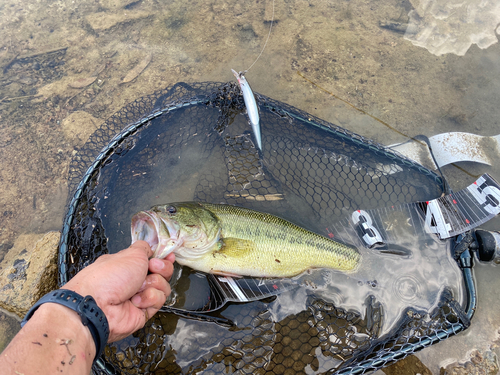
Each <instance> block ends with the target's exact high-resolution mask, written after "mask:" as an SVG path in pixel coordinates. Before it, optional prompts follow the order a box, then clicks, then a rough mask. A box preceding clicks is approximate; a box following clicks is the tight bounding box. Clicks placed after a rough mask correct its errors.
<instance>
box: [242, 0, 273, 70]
mask: <svg viewBox="0 0 500 375" xmlns="http://www.w3.org/2000/svg"><path fill="white" fill-rule="evenodd" d="M273 22H274V0H273V14H272V16H271V26H269V33H268V34H267V39H266V42H265V43H264V47H262V50H261V51H260V54H259V56H257V58H256V59H255V61H254V62H253V63H252V65H250V67H249V68H248V69H246V70H244V71H243V74H246V73H247V72H248V71H249V70H250V69H251V68H252V66H254V65H255V63H256V62H257V60H258V59H259V58H260V56H261V55H262V52H264V50H265V49H266V46H267V42H269V37H270V36H271V30H272V29H273Z"/></svg>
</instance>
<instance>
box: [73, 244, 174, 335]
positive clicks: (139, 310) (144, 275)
mask: <svg viewBox="0 0 500 375" xmlns="http://www.w3.org/2000/svg"><path fill="white" fill-rule="evenodd" d="M152 256H153V252H152V251H151V248H150V247H149V245H148V243H147V242H145V241H137V242H134V243H133V244H132V245H130V247H129V248H128V249H125V250H122V251H120V252H118V253H116V254H106V255H102V256H100V257H99V258H98V259H97V260H96V261H95V262H94V263H93V264H91V265H90V266H88V267H86V268H84V269H83V270H81V271H80V272H78V273H77V274H76V275H75V276H74V277H73V278H72V279H71V280H70V281H69V282H68V283H67V284H66V285H64V287H63V288H64V289H69V290H73V291H75V292H77V293H79V294H81V295H82V296H84V297H85V296H86V295H91V296H92V297H93V298H94V299H95V300H96V302H97V305H98V306H99V307H100V308H101V310H102V311H103V312H104V314H105V315H106V318H107V319H108V324H109V331H110V334H109V339H108V342H113V341H118V340H121V339H123V338H125V337H127V336H128V335H130V334H131V333H133V332H135V331H137V330H138V329H140V328H142V327H143V326H144V324H145V323H146V321H147V320H148V319H149V318H150V317H152V316H153V315H154V314H156V312H157V311H158V310H159V309H160V307H162V306H163V304H164V303H165V300H166V298H167V296H168V295H169V294H170V285H169V284H168V282H167V280H170V278H171V277H172V272H173V262H174V260H175V257H174V255H173V254H170V255H169V256H167V258H166V259H157V258H152V259H149V258H151V257H152ZM148 270H149V271H150V272H151V273H150V274H149V275H148Z"/></svg>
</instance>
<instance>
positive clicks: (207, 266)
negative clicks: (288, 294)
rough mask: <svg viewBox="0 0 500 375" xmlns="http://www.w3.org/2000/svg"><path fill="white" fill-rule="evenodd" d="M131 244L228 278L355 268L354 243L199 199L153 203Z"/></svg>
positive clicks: (140, 216)
mask: <svg viewBox="0 0 500 375" xmlns="http://www.w3.org/2000/svg"><path fill="white" fill-rule="evenodd" d="M131 230H132V242H135V241H137V240H144V241H146V242H148V244H149V245H150V246H151V249H152V250H153V252H154V256H155V257H157V258H165V257H166V256H167V255H168V254H170V253H172V252H173V253H174V254H175V259H176V262H178V263H179V264H181V265H183V266H188V267H190V268H192V269H194V270H197V271H202V272H205V273H212V274H217V275H224V276H252V277H280V278H290V277H293V276H296V275H299V274H301V273H303V272H305V271H307V270H308V269H312V268H331V269H336V270H340V271H344V272H351V271H354V270H355V269H356V268H357V267H358V265H359V263H360V261H361V254H360V253H359V251H358V250H357V249H356V248H355V247H353V246H350V245H347V244H344V243H341V242H337V241H334V240H332V239H330V238H327V237H324V236H321V235H319V234H317V233H314V232H311V231H309V230H306V229H304V228H302V227H299V226H297V225H295V224H293V223H291V222H289V221H287V220H284V219H282V218H280V217H278V216H274V215H271V214H268V213H262V212H259V211H255V210H251V209H248V208H243V207H238V206H233V205H228V204H210V203H200V202H180V203H169V204H165V205H159V206H154V207H152V208H151V209H149V210H147V211H141V212H138V213H137V214H135V215H134V216H133V217H132V225H131Z"/></svg>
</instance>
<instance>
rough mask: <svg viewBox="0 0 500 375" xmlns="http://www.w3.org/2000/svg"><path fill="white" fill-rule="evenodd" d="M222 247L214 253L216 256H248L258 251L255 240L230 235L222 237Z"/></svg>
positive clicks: (237, 257) (236, 257)
mask: <svg viewBox="0 0 500 375" xmlns="http://www.w3.org/2000/svg"><path fill="white" fill-rule="evenodd" d="M221 242H222V246H221V248H220V249H219V250H218V251H216V252H215V253H214V255H216V256H223V257H231V258H235V259H239V258H245V257H248V256H249V255H250V254H251V253H252V252H255V251H257V246H256V245H255V242H253V241H250V240H242V239H240V238H235V237H228V238H223V239H221Z"/></svg>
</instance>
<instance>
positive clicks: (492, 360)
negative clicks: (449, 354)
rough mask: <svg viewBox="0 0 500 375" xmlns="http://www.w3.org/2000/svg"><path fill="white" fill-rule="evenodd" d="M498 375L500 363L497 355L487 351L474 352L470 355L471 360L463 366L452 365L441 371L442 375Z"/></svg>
mask: <svg viewBox="0 0 500 375" xmlns="http://www.w3.org/2000/svg"><path fill="white" fill-rule="evenodd" d="M496 374H498V362H497V356H496V354H495V353H494V352H493V351H491V350H487V351H485V352H480V351H479V350H474V351H472V353H471V354H470V360H469V361H467V362H465V363H463V364H457V363H454V364H450V365H448V366H446V368H445V369H441V375H496Z"/></svg>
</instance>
